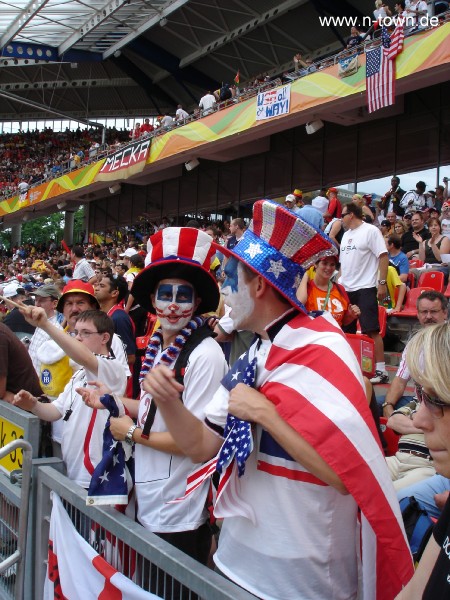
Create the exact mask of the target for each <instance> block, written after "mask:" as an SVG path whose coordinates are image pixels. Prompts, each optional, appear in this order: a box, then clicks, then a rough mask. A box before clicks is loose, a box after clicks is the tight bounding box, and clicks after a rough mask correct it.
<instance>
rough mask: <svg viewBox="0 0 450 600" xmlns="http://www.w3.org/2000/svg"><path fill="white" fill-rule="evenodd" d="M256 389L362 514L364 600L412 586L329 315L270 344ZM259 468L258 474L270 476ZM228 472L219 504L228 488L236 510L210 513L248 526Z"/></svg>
mask: <svg viewBox="0 0 450 600" xmlns="http://www.w3.org/2000/svg"><path fill="white" fill-rule="evenodd" d="M241 358H242V357H241ZM235 366H236V365H235ZM235 366H234V368H233V371H234V370H235ZM231 377H232V375H231ZM257 383H258V390H259V391H260V392H261V393H263V394H264V395H265V396H266V397H267V398H268V399H269V400H270V401H271V402H273V403H274V405H275V406H276V408H277V412H278V413H279V415H280V416H281V417H282V418H283V419H284V420H285V421H286V422H287V423H289V425H290V426H291V427H293V429H295V430H296V431H297V432H298V433H299V435H301V436H302V437H303V438H304V439H305V440H306V441H307V442H308V443H309V444H310V445H311V446H312V447H313V448H314V449H315V450H316V451H317V452H318V454H319V455H320V456H321V457H322V458H323V459H324V461H325V462H326V463H327V464H328V465H329V466H330V467H331V468H332V469H333V470H334V471H335V472H336V473H337V475H339V477H340V478H341V480H342V481H343V483H344V485H345V486H346V488H347V490H348V492H349V493H350V494H351V495H352V496H353V498H354V500H355V502H356V504H357V505H358V507H359V508H360V510H361V555H362V588H363V596H362V597H363V598H364V600H375V599H376V600H392V598H394V597H395V596H396V595H397V594H398V593H399V592H400V590H401V589H402V586H404V585H406V583H407V582H408V581H409V580H410V579H411V577H412V575H413V563H412V558H411V553H410V550H409V546H408V542H407V539H406V535H405V532H404V528H403V521H402V517H401V513H400V508H399V504H398V500H397V496H396V494H395V491H394V488H393V486H392V482H391V478H390V475H389V472H388V469H387V466H386V461H385V458H384V455H383V452H382V449H381V445H380V441H379V438H378V434H377V432H376V428H375V423H374V421H373V418H372V415H371V413H370V410H369V407H368V403H367V399H366V396H365V392H364V388H363V386H362V380H361V370H360V367H359V365H358V363H357V360H356V357H355V355H354V353H353V351H352V350H351V348H350V346H349V345H348V342H347V340H346V339H345V336H344V334H343V332H342V330H341V329H340V327H339V326H338V325H337V324H336V322H335V321H334V320H333V318H332V317H331V316H329V315H328V314H327V313H325V314H323V315H322V316H319V317H316V318H312V317H310V316H307V315H304V314H300V315H298V316H296V317H295V318H294V319H292V320H291V321H290V322H289V323H288V324H287V325H285V326H284V327H283V328H282V329H281V331H280V332H279V333H278V334H277V335H276V336H275V338H274V340H273V343H272V346H271V349H270V351H269V354H268V356H267V360H266V364H265V367H264V369H262V372H260V373H258V377H257ZM221 450H222V449H221ZM219 455H220V452H219ZM219 455H218V456H219ZM218 456H217V457H215V458H214V459H212V460H211V461H209V463H206V464H205V465H203V467H202V468H201V469H203V473H204V474H205V475H206V474H207V473H211V474H212V472H213V471H214V465H215V462H217V460H218ZM261 462H262V461H260V464H259V466H258V468H259V469H270V468H271V466H270V465H264V464H261ZM230 464H231V465H234V471H233V472H231V473H230V471H229V470H227V471H226V472H225V474H224V475H222V479H224V477H225V475H226V476H227V478H228V479H227V481H226V482H224V485H225V483H227V485H226V488H225V492H224V495H225V496H227V495H228V492H227V490H229V489H231V488H232V487H233V486H234V487H233V492H234V496H233V497H232V500H233V499H234V504H232V505H231V506H230V503H229V502H225V506H226V510H225V511H224V514H223V515H222V514H220V510H219V511H218V510H217V509H216V507H215V509H214V512H215V514H216V516H236V515H242V516H247V517H248V518H249V519H250V520H252V521H253V522H254V518H253V519H252V515H251V513H249V514H245V508H246V506H247V507H248V505H246V503H245V502H244V499H241V498H240V497H239V487H238V486H239V478H238V477H236V476H235V475H236V463H235V461H233V463H230ZM197 473H198V471H197ZM274 475H277V474H276V473H274ZM206 476H207V475H206ZM278 476H280V475H278ZM281 476H282V475H281ZM292 476H293V477H295V476H296V474H295V473H294V474H293V475H292ZM195 477H196V475H195V474H193V481H194V480H195ZM244 477H245V475H244ZM311 477H312V478H314V476H311ZM203 480H204V479H203ZM203 480H202V481H203ZM221 481H222V480H221ZM219 490H220V484H219ZM233 511H234V512H233Z"/></svg>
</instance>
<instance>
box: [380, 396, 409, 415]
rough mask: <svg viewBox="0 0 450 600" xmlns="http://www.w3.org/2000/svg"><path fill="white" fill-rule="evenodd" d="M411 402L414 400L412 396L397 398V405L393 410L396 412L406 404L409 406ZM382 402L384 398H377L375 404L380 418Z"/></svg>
mask: <svg viewBox="0 0 450 600" xmlns="http://www.w3.org/2000/svg"><path fill="white" fill-rule="evenodd" d="M413 400H414V398H413V397H412V396H402V397H401V398H399V399H398V400H397V403H396V405H395V407H394V408H395V410H398V409H399V408H401V407H402V406H405V405H406V404H409V403H410V402H412V401H413ZM384 402H385V396H377V404H378V410H379V412H380V417H382V416H383V409H382V408H381V407H382V405H383V404H384Z"/></svg>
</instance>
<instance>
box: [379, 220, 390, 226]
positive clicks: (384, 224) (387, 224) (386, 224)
mask: <svg viewBox="0 0 450 600" xmlns="http://www.w3.org/2000/svg"><path fill="white" fill-rule="evenodd" d="M381 225H382V226H383V227H390V226H391V222H390V221H388V220H387V219H383V221H381Z"/></svg>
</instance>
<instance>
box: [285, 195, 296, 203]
mask: <svg viewBox="0 0 450 600" xmlns="http://www.w3.org/2000/svg"><path fill="white" fill-rule="evenodd" d="M295 201H296V198H295V196H294V194H288V195H287V196H286V200H285V202H295Z"/></svg>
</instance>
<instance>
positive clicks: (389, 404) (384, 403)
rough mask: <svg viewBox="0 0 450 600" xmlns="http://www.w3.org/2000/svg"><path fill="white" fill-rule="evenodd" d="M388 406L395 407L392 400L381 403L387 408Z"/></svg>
mask: <svg viewBox="0 0 450 600" xmlns="http://www.w3.org/2000/svg"><path fill="white" fill-rule="evenodd" d="M386 406H392V407H394V405H393V404H392V402H383V404H382V405H381V408H386Z"/></svg>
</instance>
